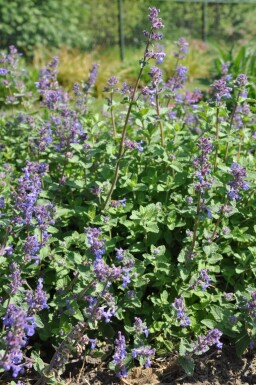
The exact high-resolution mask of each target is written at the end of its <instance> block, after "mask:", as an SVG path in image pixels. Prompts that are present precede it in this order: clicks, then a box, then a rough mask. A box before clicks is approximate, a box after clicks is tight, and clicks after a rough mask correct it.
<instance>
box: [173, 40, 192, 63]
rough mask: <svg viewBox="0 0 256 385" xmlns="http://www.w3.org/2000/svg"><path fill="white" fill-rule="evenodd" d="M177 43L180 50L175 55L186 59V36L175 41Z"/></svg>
mask: <svg viewBox="0 0 256 385" xmlns="http://www.w3.org/2000/svg"><path fill="white" fill-rule="evenodd" d="M175 44H176V45H177V47H178V52H174V56H175V57H176V58H177V59H185V57H186V56H187V54H188V47H189V44H188V42H187V41H186V40H185V39H184V37H181V38H180V39H179V40H178V41H176V42H175Z"/></svg>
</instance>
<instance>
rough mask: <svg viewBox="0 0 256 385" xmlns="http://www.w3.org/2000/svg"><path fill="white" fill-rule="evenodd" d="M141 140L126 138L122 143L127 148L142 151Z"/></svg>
mask: <svg viewBox="0 0 256 385" xmlns="http://www.w3.org/2000/svg"><path fill="white" fill-rule="evenodd" d="M142 143H143V142H142V140H141V141H139V142H134V141H133V140H130V139H126V140H125V142H124V144H125V147H126V148H128V149H129V150H137V151H139V152H142V151H143V147H142V145H141V144H142Z"/></svg>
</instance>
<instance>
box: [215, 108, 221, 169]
mask: <svg viewBox="0 0 256 385" xmlns="http://www.w3.org/2000/svg"><path fill="white" fill-rule="evenodd" d="M219 112H220V110H219V105H218V104H217V110H216V149H215V157H214V171H216V169H217V158H218V151H219Z"/></svg>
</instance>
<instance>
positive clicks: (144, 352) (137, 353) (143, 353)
mask: <svg viewBox="0 0 256 385" xmlns="http://www.w3.org/2000/svg"><path fill="white" fill-rule="evenodd" d="M155 352H156V349H152V348H150V347H149V346H143V347H141V348H135V349H133V350H132V357H133V358H137V357H143V358H145V359H146V362H145V364H144V365H145V368H148V367H150V366H151V360H150V358H151V357H152V356H154V355H155Z"/></svg>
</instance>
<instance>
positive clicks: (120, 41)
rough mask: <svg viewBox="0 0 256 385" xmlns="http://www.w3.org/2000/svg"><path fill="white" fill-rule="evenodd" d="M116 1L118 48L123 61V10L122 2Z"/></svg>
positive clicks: (120, 0)
mask: <svg viewBox="0 0 256 385" xmlns="http://www.w3.org/2000/svg"><path fill="white" fill-rule="evenodd" d="M117 1H118V21H119V23H118V31H119V48H120V59H121V61H124V30H123V9H122V0H117Z"/></svg>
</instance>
